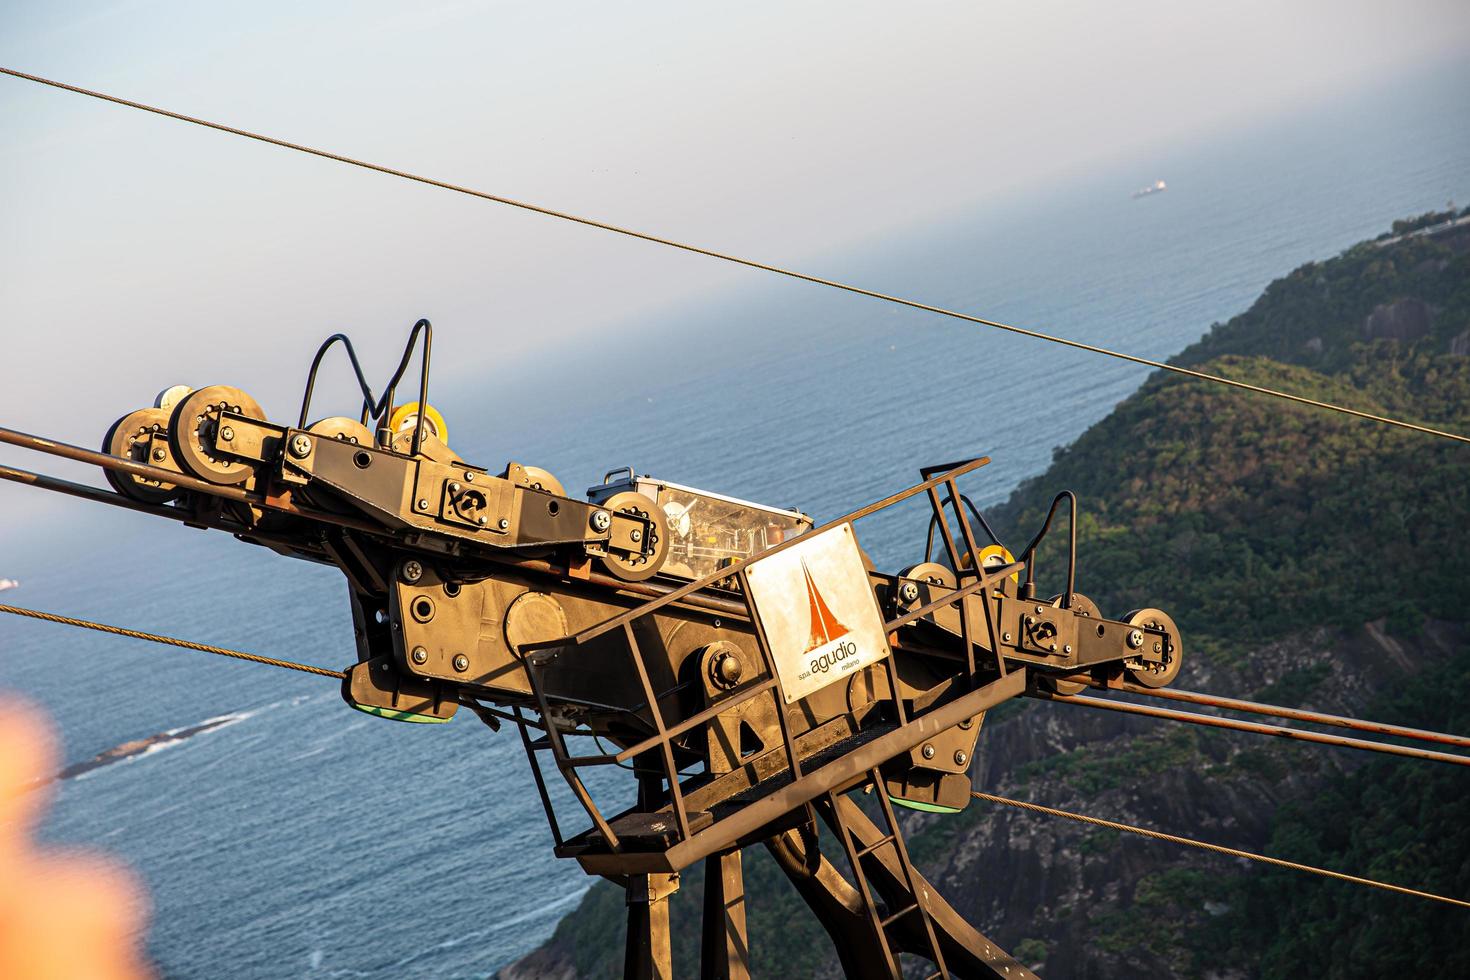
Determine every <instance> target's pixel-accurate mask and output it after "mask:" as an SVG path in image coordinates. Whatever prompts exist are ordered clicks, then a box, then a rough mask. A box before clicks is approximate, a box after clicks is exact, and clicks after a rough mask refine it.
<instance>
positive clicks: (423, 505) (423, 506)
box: [419, 497, 429, 510]
mask: <svg viewBox="0 0 1470 980" xmlns="http://www.w3.org/2000/svg"><path fill="white" fill-rule="evenodd" d="M428 509H429V501H428V500H427V499H426V498H424V497H420V498H419V510H428Z"/></svg>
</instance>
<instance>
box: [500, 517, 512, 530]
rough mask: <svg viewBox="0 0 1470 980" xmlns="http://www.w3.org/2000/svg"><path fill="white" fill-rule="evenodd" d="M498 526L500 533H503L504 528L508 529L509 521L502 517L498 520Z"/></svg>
mask: <svg viewBox="0 0 1470 980" xmlns="http://www.w3.org/2000/svg"><path fill="white" fill-rule="evenodd" d="M499 526H500V529H501V530H502V531H504V530H505V529H506V528H508V527H510V521H509V520H507V519H506V518H504V517H502V518H501V519H500V525H499Z"/></svg>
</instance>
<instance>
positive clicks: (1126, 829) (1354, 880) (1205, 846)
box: [970, 790, 1470, 909]
mask: <svg viewBox="0 0 1470 980" xmlns="http://www.w3.org/2000/svg"><path fill="white" fill-rule="evenodd" d="M970 795H971V796H973V797H974V798H975V799H977V800H984V801H986V802H987V803H999V804H1001V805H1003V806H1011V807H1016V808H1017V809H1020V810H1029V811H1030V812H1032V813H1044V814H1046V815H1047V816H1049V817H1061V818H1063V819H1064V820H1075V821H1076V822H1078V823H1085V824H1090V825H1091V826H1094V827H1105V828H1107V829H1108V830H1119V831H1122V832H1123V833H1126V834H1137V835H1139V836H1140V837H1147V838H1149V839H1150V840H1161V841H1167V842H1168V843H1170V844H1182V845H1184V846H1185V847H1195V848H1199V849H1200V850H1202V851H1210V852H1212V853H1215V854H1224V855H1226V856H1227V857H1236V858H1244V859H1245V860H1247V861H1258V862H1260V863H1262V864H1270V865H1274V866H1276V867H1278V868H1289V869H1291V870H1292V871H1305V872H1307V873H1308V874H1314V875H1321V876H1322V877H1324V878H1332V879H1334V880H1336V881H1346V882H1349V883H1351V884H1354V885H1365V886H1367V887H1369V888H1381V889H1383V890H1384V891H1389V892H1397V893H1398V894H1400V895H1412V896H1414V897H1415V898H1424V899H1428V900H1430V901H1432V902H1443V903H1445V904H1446V905H1455V906H1458V907H1460V908H1464V909H1470V902H1466V901H1462V900H1461V899H1458V898H1449V897H1447V896H1444V895H1436V894H1434V893H1433V892H1424V891H1419V890H1418V889H1417V888H1405V887H1403V886H1402V885H1390V884H1389V883H1387V882H1384V881H1374V880H1373V879H1372V878H1359V877H1358V876H1356V875H1349V874H1343V873H1342V872H1340V871H1329V870H1327V869H1326V868H1317V867H1313V866H1312V865H1310V864H1298V863H1297V862H1295V861H1284V860H1282V859H1281V858H1274V857H1268V856H1267V855H1265V854H1256V853H1254V852H1252V851H1242V850H1239V849H1238V848H1234V847H1225V846H1224V845H1222V844H1210V843H1206V842H1205V841H1199V840H1193V839H1191V838H1189V837H1178V836H1176V835H1174V834H1165V833H1162V832H1160V831H1157V830H1149V829H1148V828H1147V827H1135V826H1134V825H1132V824H1127V823H1118V822H1117V821H1115V820H1104V819H1102V818H1101V817H1089V816H1087V815H1086V814H1084V813H1073V812H1071V811H1070V810H1058V809H1055V808H1054V807H1049V806H1042V805H1041V804H1040V803H1027V802H1025V801H1024V800H1012V799H1010V798H1008V797H1004V796H994V795H992V794H990V793H981V792H980V791H979V790H975V791H973V792H971V793H970Z"/></svg>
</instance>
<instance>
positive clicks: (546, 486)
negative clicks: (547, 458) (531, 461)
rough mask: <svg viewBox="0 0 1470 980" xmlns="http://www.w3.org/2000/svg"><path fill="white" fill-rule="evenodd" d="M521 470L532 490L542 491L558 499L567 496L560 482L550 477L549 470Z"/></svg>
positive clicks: (536, 467)
mask: <svg viewBox="0 0 1470 980" xmlns="http://www.w3.org/2000/svg"><path fill="white" fill-rule="evenodd" d="M521 468H522V469H523V470H525V471H526V479H527V480H529V481H530V486H531V487H532V488H533V489H536V490H544V491H546V492H547V493H550V494H555V495H556V496H558V497H565V496H566V495H567V491H566V488H565V487H563V486H562V485H561V481H560V480H558V479H557V478H556V477H554V476H552V475H551V471H550V470H543V469H542V468H541V467H539V466H523V467H521Z"/></svg>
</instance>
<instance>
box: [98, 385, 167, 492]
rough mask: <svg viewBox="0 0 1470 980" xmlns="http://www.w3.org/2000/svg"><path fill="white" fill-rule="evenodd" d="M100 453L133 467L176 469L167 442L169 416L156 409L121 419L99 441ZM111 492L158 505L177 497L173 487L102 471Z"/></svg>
mask: <svg viewBox="0 0 1470 980" xmlns="http://www.w3.org/2000/svg"><path fill="white" fill-rule="evenodd" d="M102 451H103V452H105V453H110V454H111V455H113V456H120V457H122V458H123V459H130V460H132V461H133V462H135V463H146V464H147V465H149V466H157V467H161V468H163V469H169V470H176V469H178V467H177V465H175V463H174V461H173V459H174V458H173V452H172V450H171V447H170V446H169V439H168V413H167V412H165V411H163V410H162V409H159V408H140V409H138V411H136V412H132V413H130V414H128V415H124V416H123V417H122V418H120V419H118V420H117V421H116V422H114V423H112V427H111V428H109V429H108V430H107V435H105V436H103V437H102ZM102 472H103V476H105V477H106V479H107V482H108V483H109V484H111V485H112V489H114V490H116V491H117V492H118V493H120V494H122V495H123V496H124V497H131V498H132V499H134V500H137V501H141V502H142V503H145V504H161V503H164V502H165V501H169V500H172V499H173V498H174V497H176V496H178V494H179V488H178V487H176V486H174V485H173V484H172V483H165V482H162V481H159V480H150V479H147V478H146V477H141V476H134V475H133V474H131V473H123V472H121V471H117V470H103V471H102Z"/></svg>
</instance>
